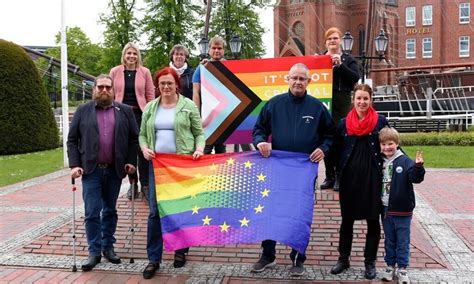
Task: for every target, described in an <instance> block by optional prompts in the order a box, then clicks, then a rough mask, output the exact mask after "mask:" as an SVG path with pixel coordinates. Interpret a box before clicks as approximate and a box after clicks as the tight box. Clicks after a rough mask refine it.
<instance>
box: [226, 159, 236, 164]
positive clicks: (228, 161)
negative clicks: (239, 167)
mask: <svg viewBox="0 0 474 284" xmlns="http://www.w3.org/2000/svg"><path fill="white" fill-rule="evenodd" d="M234 162H235V160H234V159H232V158H230V159H229V160H227V164H228V165H233V164H234Z"/></svg>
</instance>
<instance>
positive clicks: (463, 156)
mask: <svg viewBox="0 0 474 284" xmlns="http://www.w3.org/2000/svg"><path fill="white" fill-rule="evenodd" d="M403 150H404V151H405V152H406V153H407V154H408V155H409V156H410V158H412V159H415V153H416V150H422V151H423V160H424V161H425V164H424V166H425V168H474V147H472V146H471V147H470V146H405V147H403Z"/></svg>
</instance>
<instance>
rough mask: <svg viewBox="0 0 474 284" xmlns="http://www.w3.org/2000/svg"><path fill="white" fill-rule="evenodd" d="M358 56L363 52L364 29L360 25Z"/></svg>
mask: <svg viewBox="0 0 474 284" xmlns="http://www.w3.org/2000/svg"><path fill="white" fill-rule="evenodd" d="M358 30H359V55H362V51H364V50H365V27H364V26H363V25H360V26H359V28H358Z"/></svg>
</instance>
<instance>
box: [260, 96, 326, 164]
mask: <svg viewBox="0 0 474 284" xmlns="http://www.w3.org/2000/svg"><path fill="white" fill-rule="evenodd" d="M333 132H334V126H333V122H332V118H331V115H330V114H329V112H328V111H327V108H326V107H325V106H324V105H323V104H322V103H321V101H319V100H318V99H316V98H314V97H312V96H310V95H308V94H305V95H304V96H303V97H296V96H294V95H293V94H292V93H291V92H287V93H283V94H280V95H277V96H275V97H273V98H271V99H270V100H269V101H268V102H267V103H266V104H265V105H264V106H263V108H262V111H261V112H260V115H259V116H258V119H257V122H256V123H255V127H254V129H253V144H254V145H255V147H257V144H258V143H260V142H267V141H268V138H269V136H270V135H272V148H273V149H274V150H283V151H290V152H302V153H312V152H313V151H314V150H316V148H320V149H321V150H322V151H323V152H324V154H325V155H326V154H327V153H328V151H329V148H330V147H331V145H332V139H333Z"/></svg>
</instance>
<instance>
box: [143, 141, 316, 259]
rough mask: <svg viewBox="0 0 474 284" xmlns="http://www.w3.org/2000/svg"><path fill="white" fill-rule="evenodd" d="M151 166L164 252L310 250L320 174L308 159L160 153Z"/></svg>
mask: <svg viewBox="0 0 474 284" xmlns="http://www.w3.org/2000/svg"><path fill="white" fill-rule="evenodd" d="M153 168H154V177H155V181H156V182H153V181H150V184H155V189H153V188H152V189H151V190H156V193H157V195H156V196H157V202H158V208H159V212H160V217H161V224H162V232H163V240H164V244H165V248H166V250H167V251H174V250H177V249H180V248H186V247H191V246H197V245H214V244H219V245H221V244H238V243H243V244H249V243H256V242H259V241H263V240H267V239H270V240H275V241H279V242H281V243H284V244H286V245H288V246H290V247H292V248H294V249H295V250H297V251H299V252H300V253H304V252H305V250H306V247H307V245H308V242H309V237H310V230H311V222H312V219H313V204H314V184H315V180H316V177H317V171H318V164H317V163H312V162H311V161H310V159H309V155H308V154H303V153H293V152H284V151H275V150H273V151H272V153H271V156H270V157H269V158H264V157H262V156H261V155H260V153H259V152H257V151H254V152H243V153H229V154H219V155H205V156H203V157H201V158H200V159H199V160H196V161H194V160H193V159H192V157H191V156H187V155H175V154H157V155H156V157H155V159H154V160H153Z"/></svg>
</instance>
